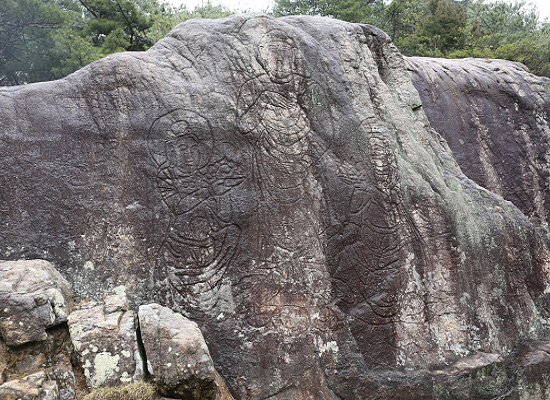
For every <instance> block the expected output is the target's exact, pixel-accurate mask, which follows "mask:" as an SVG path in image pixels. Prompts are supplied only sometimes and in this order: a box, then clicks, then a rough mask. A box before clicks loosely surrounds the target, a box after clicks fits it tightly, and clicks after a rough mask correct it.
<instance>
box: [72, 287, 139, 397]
mask: <svg viewBox="0 0 550 400" xmlns="http://www.w3.org/2000/svg"><path fill="white" fill-rule="evenodd" d="M68 323H69V332H70V334H71V341H72V343H73V346H74V350H75V352H76V355H77V358H78V361H79V364H80V366H81V367H82V369H83V370H84V375H85V377H86V383H87V385H88V388H90V389H95V388H99V387H105V386H118V385H121V384H124V383H132V382H136V381H139V380H142V379H143V362H142V358H141V355H140V352H139V349H138V342H137V336H136V328H137V321H136V316H135V314H134V312H133V311H131V310H128V304H127V301H126V297H125V296H122V295H112V296H108V297H107V298H105V300H104V301H97V302H96V301H93V302H88V303H84V304H80V305H78V306H77V307H76V308H75V310H74V311H73V312H72V313H71V314H70V315H69V321H68Z"/></svg>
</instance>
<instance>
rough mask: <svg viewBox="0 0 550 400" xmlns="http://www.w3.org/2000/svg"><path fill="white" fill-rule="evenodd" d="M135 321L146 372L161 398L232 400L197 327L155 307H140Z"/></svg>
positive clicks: (178, 315)
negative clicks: (143, 353)
mask: <svg viewBox="0 0 550 400" xmlns="http://www.w3.org/2000/svg"><path fill="white" fill-rule="evenodd" d="M138 318H139V326H140V331H141V339H142V341H143V346H144V348H145V353H146V354H147V371H148V374H149V377H150V379H151V380H152V381H153V382H154V383H155V384H156V385H157V387H158V388H159V390H160V393H161V394H164V395H166V396H170V397H177V398H182V399H189V400H202V399H204V400H233V397H231V395H230V394H229V393H228V391H227V388H226V387H225V384H224V382H223V380H222V379H221V377H220V375H219V374H218V373H217V372H216V369H215V368H214V363H213V361H212V358H211V357H210V353H209V351H208V346H207V345H206V343H205V341H204V338H203V336H202V333H201V331H200V329H199V328H198V326H197V324H196V323H194V322H193V321H190V320H188V319H187V318H185V317H184V316H182V315H181V314H177V313H174V312H173V311H172V310H170V309H169V308H166V307H162V306H160V305H158V304H148V305H143V306H140V307H139V312H138Z"/></svg>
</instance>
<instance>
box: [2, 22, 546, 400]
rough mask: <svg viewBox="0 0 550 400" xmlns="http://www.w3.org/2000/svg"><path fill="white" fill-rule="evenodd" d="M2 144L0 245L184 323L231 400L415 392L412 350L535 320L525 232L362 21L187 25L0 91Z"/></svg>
mask: <svg viewBox="0 0 550 400" xmlns="http://www.w3.org/2000/svg"><path fill="white" fill-rule="evenodd" d="M0 149H2V150H1V153H0V166H1V168H2V171H3V172H2V174H1V175H0V188H10V190H9V191H5V190H3V191H0V210H1V213H0V256H1V257H3V258H10V259H12V258H19V257H35V256H40V257H45V258H47V259H51V260H54V261H56V264H57V265H61V266H62V272H63V273H64V275H65V276H66V277H67V278H68V279H70V280H71V282H72V283H73V285H74V288H75V290H76V291H77V292H79V293H82V294H84V295H97V296H99V295H101V293H104V292H106V291H107V289H109V288H112V287H114V286H117V285H119V284H120V283H121V282H123V283H124V284H125V285H126V287H127V289H128V293H130V294H132V296H133V297H132V302H133V304H135V305H137V304H146V303H147V302H150V301H156V302H158V303H161V304H164V305H167V306H170V307H171V308H173V309H175V310H177V311H180V312H181V313H182V314H184V315H185V316H187V317H189V318H190V319H192V320H194V321H197V322H198V324H199V326H200V327H201V330H202V332H203V334H204V336H205V338H206V339H207V341H208V344H209V348H210V352H211V354H212V357H213V359H214V361H215V363H216V367H217V368H218V370H219V371H220V373H221V375H222V376H223V377H224V378H226V381H227V382H228V385H229V387H230V390H231V392H232V394H233V396H234V397H235V398H238V399H264V398H269V399H271V400H285V399H289V400H290V399H292V400H298V399H316V400H328V399H330V400H332V399H365V398H384V399H386V398H387V399H389V398H391V399H399V398H402V399H412V398H433V397H434V396H436V394H437V393H438V392H436V390H435V389H437V387H436V386H434V380H433V377H432V375H431V374H430V373H428V372H426V370H425V369H423V368H426V367H430V368H433V367H436V366H441V365H446V364H452V363H453V362H455V361H458V360H459V359H460V358H461V357H465V356H471V355H475V354H476V353H479V352H483V353H490V354H497V355H498V356H500V357H503V358H504V357H506V356H508V355H509V354H511V352H512V350H513V349H514V346H516V345H517V343H518V342H519V341H521V340H523V339H525V338H528V337H537V336H538V335H539V334H540V329H539V328H540V327H541V321H540V315H539V311H538V310H537V307H536V305H541V307H540V308H541V309H544V301H543V300H544V296H543V294H544V291H545V290H546V289H547V288H548V268H549V264H548V260H549V258H548V250H547V248H546V247H545V244H544V242H543V240H542V239H541V237H540V236H539V235H538V233H537V230H536V229H535V227H534V226H533V225H532V223H531V222H530V221H529V219H528V218H527V217H526V216H525V215H524V214H523V213H522V212H521V211H520V210H518V209H517V208H516V207H515V206H513V205H512V204H511V203H509V202H507V201H504V200H503V199H502V198H501V197H500V196H498V195H496V194H493V193H492V192H490V191H488V190H486V189H484V188H482V187H480V186H478V185H477V184H476V183H474V182H473V181H471V180H470V179H468V178H467V177H466V176H465V175H463V174H462V172H461V170H460V169H459V167H458V165H457V163H456V162H455V160H454V159H453V158H452V154H451V151H450V149H449V148H448V147H447V145H446V143H445V142H444V140H443V139H442V138H441V137H440V136H439V135H438V134H437V132H435V131H433V130H432V129H431V127H430V126H429V123H428V120H427V118H426V116H425V114H424V112H423V110H422V107H421V100H420V98H419V96H418V93H417V92H416V90H415V88H414V87H413V85H412V83H411V80H410V77H409V72H408V71H407V69H406V64H405V61H404V59H403V58H402V56H401V55H400V54H399V52H398V51H397V49H396V48H395V47H394V46H393V44H392V43H391V42H390V40H389V38H388V37H387V35H385V34H384V33H382V32H381V31H379V30H377V29H375V28H372V27H369V26H362V25H354V24H347V23H342V22H339V21H336V20H332V19H322V18H312V17H289V18H281V19H277V20H276V19H272V18H269V17H265V16H257V15H240V16H233V17H230V18H227V19H222V20H217V21H208V20H193V21H189V22H186V23H185V24H182V25H180V26H179V27H177V28H176V29H175V30H174V31H172V32H171V33H170V34H169V35H168V37H167V38H165V39H164V40H162V41H160V42H159V43H157V44H156V45H155V46H154V47H153V48H151V49H150V50H149V51H147V52H145V53H125V54H117V55H114V56H111V57H108V58H106V59H104V60H101V61H98V62H96V63H94V64H92V65H90V66H88V67H86V68H84V69H82V70H80V71H79V72H77V73H75V74H73V75H71V76H69V77H67V78H66V79H64V80H61V81H57V82H50V83H41V84H35V85H28V86H25V87H16V88H9V89H1V90H0ZM145 300H147V301H145ZM98 348H100V347H99V346H98ZM404 368H406V370H405V369H404ZM399 369H401V370H399ZM415 369H416V370H417V372H411V371H414V370H415ZM404 371H406V372H404ZM497 389H498V386H497ZM438 390H439V389H438ZM498 390H500V389H498ZM498 390H497V393H496V394H495V397H496V396H497V395H500V394H503V393H502V392H499V391H498ZM503 390H504V389H503Z"/></svg>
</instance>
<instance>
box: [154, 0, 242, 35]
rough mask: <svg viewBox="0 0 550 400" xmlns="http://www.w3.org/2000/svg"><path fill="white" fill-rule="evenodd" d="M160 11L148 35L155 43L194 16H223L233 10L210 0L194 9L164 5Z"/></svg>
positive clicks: (213, 17)
mask: <svg viewBox="0 0 550 400" xmlns="http://www.w3.org/2000/svg"><path fill="white" fill-rule="evenodd" d="M162 7H163V8H162V11H160V12H159V13H158V14H156V16H155V22H154V23H153V25H152V26H151V28H149V29H148V30H147V32H146V33H147V37H148V38H149V40H150V41H151V42H152V43H155V42H157V41H159V40H160V39H162V38H163V37H165V36H166V35H167V34H168V32H170V31H171V30H172V29H173V28H174V27H175V26H176V25H178V24H180V23H182V22H185V21H187V20H189V19H193V18H209V19H216V18H223V17H227V16H229V15H231V14H234V12H233V11H231V10H229V9H227V8H225V7H223V6H220V5H212V3H211V2H210V1H208V2H207V3H206V4H204V5H202V6H199V7H196V8H195V9H194V10H193V11H188V10H187V8H186V7H180V8H172V7H170V6H168V5H163V6H162Z"/></svg>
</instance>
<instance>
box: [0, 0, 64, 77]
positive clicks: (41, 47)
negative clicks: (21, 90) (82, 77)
mask: <svg viewBox="0 0 550 400" xmlns="http://www.w3.org/2000/svg"><path fill="white" fill-rule="evenodd" d="M64 22H65V15H64V13H63V10H62V9H61V8H60V7H58V6H57V5H56V4H55V3H53V2H52V1H47V0H2V1H0V84H2V85H17V84H20V83H24V82H27V81H31V82H32V81H39V80H47V79H51V77H52V74H51V72H50V69H51V67H52V65H53V64H55V60H54V59H53V57H52V56H51V55H50V53H49V51H48V50H49V49H50V48H51V47H52V46H53V43H54V40H53V37H52V33H53V32H55V31H56V30H57V29H60V28H61V27H62V26H63V23H64Z"/></svg>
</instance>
